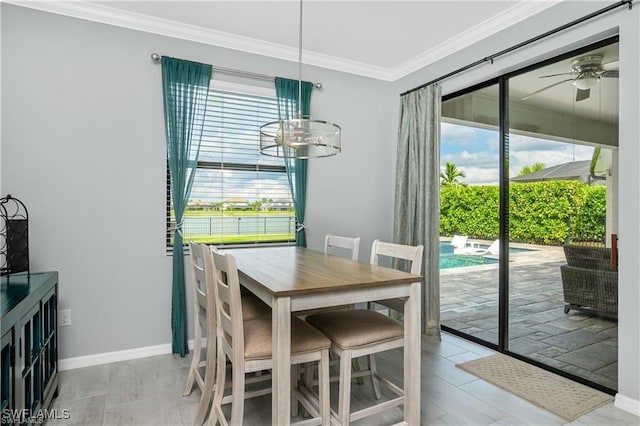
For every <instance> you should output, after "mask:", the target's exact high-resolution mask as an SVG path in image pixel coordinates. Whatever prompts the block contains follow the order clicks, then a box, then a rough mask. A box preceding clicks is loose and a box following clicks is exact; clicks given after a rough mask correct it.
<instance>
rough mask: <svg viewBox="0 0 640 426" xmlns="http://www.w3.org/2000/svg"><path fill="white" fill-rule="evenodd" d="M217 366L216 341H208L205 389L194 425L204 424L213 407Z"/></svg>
mask: <svg viewBox="0 0 640 426" xmlns="http://www.w3.org/2000/svg"><path fill="white" fill-rule="evenodd" d="M216 368H217V365H216V344H215V340H214V339H210V340H208V341H207V361H206V366H205V372H204V389H202V396H200V405H199V407H198V413H197V414H196V419H195V420H194V421H193V424H194V425H196V426H200V425H202V424H203V423H204V419H205V416H206V415H207V411H208V410H209V408H210V407H211V400H212V399H213V387H214V385H215V377H216V374H215V370H216Z"/></svg>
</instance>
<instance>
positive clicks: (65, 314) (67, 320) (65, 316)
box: [58, 309, 71, 327]
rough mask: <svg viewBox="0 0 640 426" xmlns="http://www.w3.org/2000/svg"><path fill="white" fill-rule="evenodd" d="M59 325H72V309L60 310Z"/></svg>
mask: <svg viewBox="0 0 640 426" xmlns="http://www.w3.org/2000/svg"><path fill="white" fill-rule="evenodd" d="M58 325H59V326H60V327H66V326H69V325H71V309H61V310H59V311H58Z"/></svg>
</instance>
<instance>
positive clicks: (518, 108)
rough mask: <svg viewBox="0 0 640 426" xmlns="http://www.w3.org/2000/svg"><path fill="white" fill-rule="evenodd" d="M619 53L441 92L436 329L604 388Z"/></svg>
mask: <svg viewBox="0 0 640 426" xmlns="http://www.w3.org/2000/svg"><path fill="white" fill-rule="evenodd" d="M617 58H618V44H617V39H610V40H606V41H604V42H601V43H598V44H595V45H591V46H589V47H586V48H583V49H579V50H576V51H573V52H571V53H568V54H566V55H562V56H560V57H557V58H554V59H552V60H548V61H545V62H544V63H540V64H537V65H535V66H531V67H528V68H527V69H524V70H520V71H517V72H514V73H512V74H509V75H505V76H502V77H499V78H498V79H496V80H494V81H491V82H488V83H486V84H483V85H479V86H476V87H472V88H470V89H467V90H465V91H462V92H459V93H455V94H452V95H450V96H447V97H445V99H444V100H443V104H442V148H441V152H442V157H441V173H442V174H441V189H440V195H441V214H440V221H441V225H440V235H441V253H442V255H441V262H440V268H441V269H440V277H441V306H442V308H441V317H442V324H443V328H444V329H445V330H448V331H451V332H454V333H456V334H459V335H463V336H464V337H467V338H470V339H472V340H475V341H479V342H481V343H483V344H486V345H487V346H490V347H494V348H496V349H498V350H500V351H502V352H505V353H509V354H511V355H513V356H516V357H519V358H522V359H524V360H526V361H529V362H532V363H534V364H537V365H540V366H542V367H545V368H548V369H551V370H553V371H555V372H558V373H561V374H564V375H567V376H569V377H571V378H573V379H576V380H578V381H582V382H585V383H587V384H590V385H593V386H595V387H599V388H601V389H603V390H607V391H610V392H612V391H614V390H615V389H617V320H616V315H617V287H616V285H617V271H616V266H615V265H614V264H612V250H611V245H612V244H614V245H615V242H616V239H615V235H616V234H617V220H616V217H617V204H618V203H617V197H616V194H617V158H618V148H617V146H618V134H617V129H618V108H617V105H618V85H617V76H618V73H619V69H618V62H617ZM571 253H577V254H573V255H572V254H571ZM613 253H614V255H613V262H614V263H615V251H613ZM572 256H573V257H576V256H577V257H578V258H579V259H578V261H577V262H578V264H576V263H575V262H576V260H572ZM580 262H582V263H580ZM603 283H604V284H603ZM614 284H615V285H614ZM595 285H598V286H599V287H594V286H595ZM596 293H597V294H596Z"/></svg>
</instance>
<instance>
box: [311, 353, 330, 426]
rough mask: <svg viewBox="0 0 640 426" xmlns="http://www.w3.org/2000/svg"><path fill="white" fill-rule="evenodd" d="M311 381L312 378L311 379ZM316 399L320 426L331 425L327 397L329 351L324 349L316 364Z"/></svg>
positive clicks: (328, 398)
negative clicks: (318, 404)
mask: <svg viewBox="0 0 640 426" xmlns="http://www.w3.org/2000/svg"><path fill="white" fill-rule="evenodd" d="M312 379H313V378H312ZM318 397H319V398H318V399H319V403H320V416H321V417H322V426H329V425H330V424H331V406H330V403H331V399H330V397H329V350H328V349H325V350H323V351H322V354H321V355H320V363H319V364H318Z"/></svg>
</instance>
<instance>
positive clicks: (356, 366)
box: [351, 358, 364, 385]
mask: <svg viewBox="0 0 640 426" xmlns="http://www.w3.org/2000/svg"><path fill="white" fill-rule="evenodd" d="M351 369H352V370H353V372H354V373H359V372H361V371H362V367H360V362H359V361H358V358H353V359H352V360H351ZM356 383H358V384H359V385H363V384H364V378H363V377H362V376H360V377H356Z"/></svg>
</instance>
